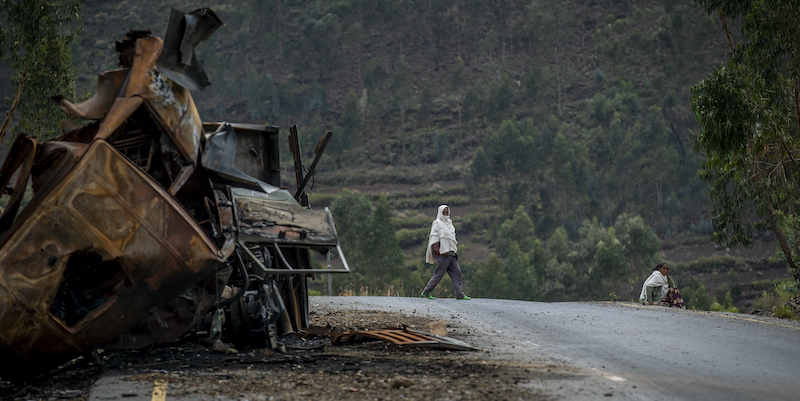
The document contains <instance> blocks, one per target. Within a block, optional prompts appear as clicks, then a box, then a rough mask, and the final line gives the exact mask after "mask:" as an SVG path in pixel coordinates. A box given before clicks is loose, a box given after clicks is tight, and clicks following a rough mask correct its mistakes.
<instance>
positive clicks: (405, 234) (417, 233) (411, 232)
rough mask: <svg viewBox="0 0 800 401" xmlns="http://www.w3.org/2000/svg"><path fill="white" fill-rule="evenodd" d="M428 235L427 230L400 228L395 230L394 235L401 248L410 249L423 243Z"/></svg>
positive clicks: (428, 231) (428, 230)
mask: <svg viewBox="0 0 800 401" xmlns="http://www.w3.org/2000/svg"><path fill="white" fill-rule="evenodd" d="M429 233H430V229H429V228H415V229H408V228H401V229H400V230H397V232H396V235H397V240H398V241H399V242H400V247H401V248H410V247H412V246H416V245H419V244H421V243H423V242H425V240H426V239H428V234H429Z"/></svg>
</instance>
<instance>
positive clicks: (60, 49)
mask: <svg viewBox="0 0 800 401" xmlns="http://www.w3.org/2000/svg"><path fill="white" fill-rule="evenodd" d="M81 4H83V0H57V1H52V0H2V1H0V19H2V20H3V21H4V23H3V24H2V25H0V60H2V61H3V62H5V63H7V64H8V65H10V66H11V68H12V69H13V70H14V72H15V76H14V83H15V85H16V86H17V90H16V93H15V94H14V98H13V99H12V100H11V107H10V108H9V110H8V112H7V114H6V118H5V121H4V122H3V125H2V126H0V142H2V140H3V137H4V136H5V134H6V131H7V130H8V128H9V126H10V123H11V119H12V117H13V116H14V114H15V112H18V114H17V116H18V118H19V120H18V123H17V125H16V127H15V128H14V132H15V133H17V132H25V133H26V134H28V135H31V136H36V137H40V138H47V137H51V136H54V135H55V134H56V133H58V132H59V131H60V130H59V123H60V121H61V120H63V118H64V114H63V113H62V112H61V110H59V109H58V107H56V105H55V104H53V103H52V102H51V101H50V96H53V95H63V96H65V97H67V98H74V96H75V68H74V67H73V65H72V56H71V54H70V43H72V40H73V39H74V38H75V36H76V34H77V31H78V27H79V26H80V16H79V14H80V7H81Z"/></svg>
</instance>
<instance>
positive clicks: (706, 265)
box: [687, 255, 745, 272]
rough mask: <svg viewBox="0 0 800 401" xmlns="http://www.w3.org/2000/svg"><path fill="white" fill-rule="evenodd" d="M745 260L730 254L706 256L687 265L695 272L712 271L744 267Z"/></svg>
mask: <svg viewBox="0 0 800 401" xmlns="http://www.w3.org/2000/svg"><path fill="white" fill-rule="evenodd" d="M744 266H745V263H744V260H742V259H741V258H737V257H735V256H730V255H719V256H704V257H701V258H699V259H695V260H693V261H691V262H689V264H688V265H687V268H688V269H690V270H691V271H694V272H711V271H719V270H725V269H733V268H741V267H744Z"/></svg>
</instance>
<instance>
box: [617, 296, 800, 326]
mask: <svg viewBox="0 0 800 401" xmlns="http://www.w3.org/2000/svg"><path fill="white" fill-rule="evenodd" d="M606 303H610V304H614V305H623V306H630V307H632V308H640V309H654V308H650V307H649V306H656V305H647V306H645V305H637V304H632V303H630V302H614V301H606ZM684 310H685V311H687V312H695V313H699V312H711V311H706V310H694V309H684ZM715 316H722V317H729V318H731V319H739V320H747V321H748V322H756V323H764V324H771V325H773V326H781V327H786V328H789V329H795V330H800V327H797V326H790V325H788V324H782V323H775V322H770V321H766V320H759V319H753V318H749V317H739V316H731V315H715Z"/></svg>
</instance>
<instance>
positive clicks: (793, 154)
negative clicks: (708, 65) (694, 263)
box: [692, 0, 800, 284]
mask: <svg viewBox="0 0 800 401" xmlns="http://www.w3.org/2000/svg"><path fill="white" fill-rule="evenodd" d="M698 3H699V4H700V5H702V6H703V7H704V8H705V9H706V11H707V12H708V13H709V14H711V15H714V16H718V17H719V18H720V20H721V22H722V24H721V25H722V27H723V30H724V33H725V37H726V38H727V42H728V47H729V50H730V56H729V59H728V61H727V63H726V64H724V65H720V66H719V67H718V68H717V69H716V71H714V73H713V74H711V75H710V76H708V77H706V78H705V79H703V80H702V81H700V82H699V83H698V84H697V85H695V86H694V87H693V88H692V110H693V111H694V113H695V115H696V118H697V122H698V123H699V125H700V132H699V135H698V136H697V138H696V141H695V145H694V146H695V150H697V151H702V152H705V154H706V156H707V160H706V162H705V164H704V166H703V169H702V170H701V172H700V174H701V177H702V178H704V179H706V180H707V181H709V182H710V183H711V184H712V188H711V198H712V201H713V203H714V209H713V223H714V231H715V232H714V234H713V238H714V240H716V241H717V242H719V243H727V244H729V245H733V244H744V245H748V244H751V243H752V242H753V239H752V235H751V234H752V230H753V229H760V228H769V229H771V230H772V231H773V232H774V233H775V235H776V237H777V239H778V242H779V245H780V247H781V250H782V251H783V254H784V255H785V257H786V260H787V262H788V264H789V266H790V267H791V269H792V272H793V274H794V278H795V280H796V281H797V282H798V284H800V269H798V256H799V255H800V247H799V246H798V245H800V244H798V242H797V239H799V238H800V215H799V214H798V213H799V212H800V196H798V195H800V168H799V167H798V161H797V159H798V158H800V135H799V134H800V1H798V0H790V1H778V0H760V1H745V0H736V1H721V0H700V1H698ZM728 18H733V19H736V18H741V20H742V34H743V35H744V41H743V43H740V44H738V45H737V44H735V43H734V41H733V39H732V35H731V34H730V30H729V28H728V24H727V19H728ZM751 205H752V206H751ZM748 207H755V210H756V211H757V213H758V215H759V216H760V217H761V219H759V220H753V219H750V218H749V216H748Z"/></svg>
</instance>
